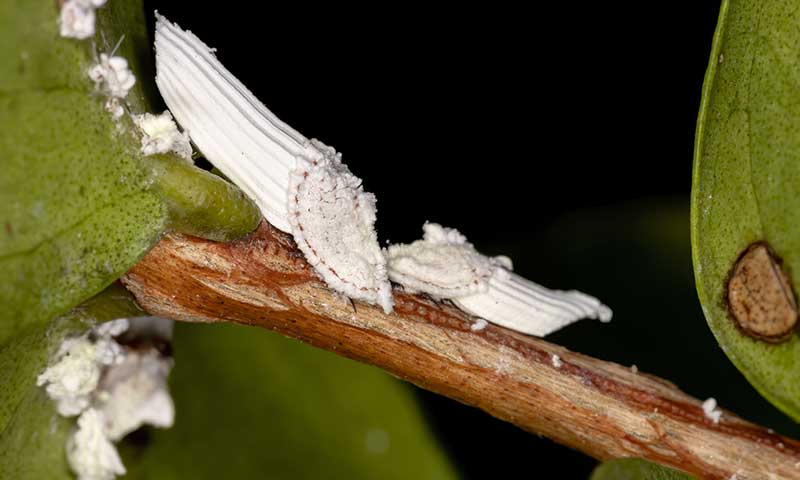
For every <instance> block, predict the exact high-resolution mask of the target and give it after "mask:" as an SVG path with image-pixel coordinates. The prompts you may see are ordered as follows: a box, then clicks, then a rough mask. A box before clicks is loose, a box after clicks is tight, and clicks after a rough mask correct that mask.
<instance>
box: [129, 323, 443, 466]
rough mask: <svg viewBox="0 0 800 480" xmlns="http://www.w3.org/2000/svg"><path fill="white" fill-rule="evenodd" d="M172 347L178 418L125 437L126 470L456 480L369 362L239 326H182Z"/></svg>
mask: <svg viewBox="0 0 800 480" xmlns="http://www.w3.org/2000/svg"><path fill="white" fill-rule="evenodd" d="M174 346H175V359H176V367H175V369H174V370H173V373H172V378H171V389H172V393H173V396H174V398H175V402H176V412H177V417H176V423H175V426H174V427H173V428H172V429H169V430H149V431H148V432H147V434H148V435H147V436H146V441H145V442H143V443H141V444H139V445H136V444H135V443H134V442H136V440H137V438H134V439H132V442H131V444H129V445H127V447H126V452H127V459H126V460H129V461H126V465H127V464H128V463H130V464H131V465H132V467H131V468H130V469H129V470H130V475H129V478H158V479H183V478H194V479H218V478H320V477H324V478H385V479H391V478H397V479H401V478H424V479H447V478H455V475H454V472H453V470H452V468H451V467H450V464H449V461H448V460H447V459H446V458H445V456H444V455H443V454H442V453H441V451H440V450H439V449H438V447H437V443H436V441H435V439H434V438H433V436H432V434H431V433H430V432H429V430H428V428H427V427H426V425H425V423H424V421H423V419H422V417H421V416H420V415H419V413H418V409H417V406H416V403H415V399H414V397H413V395H412V392H411V391H410V389H409V388H408V386H407V385H406V384H403V383H400V382H398V381H397V380H395V379H394V378H392V377H390V376H389V375H387V374H386V373H384V372H382V371H380V370H378V369H376V368H374V367H369V366H366V365H362V364H359V363H356V362H354V361H351V360H347V359H344V358H341V357H338V356H336V355H334V354H332V353H329V352H325V351H322V350H318V349H315V348H313V347H311V346H308V345H305V344H302V343H300V342H298V341H294V340H289V339H286V338H283V337H281V336H279V335H276V334H273V333H271V332H266V331H263V330H259V329H255V328H248V327H242V326H235V325H191V324H179V325H177V328H176V331H175V341H174ZM139 439H141V438H139Z"/></svg>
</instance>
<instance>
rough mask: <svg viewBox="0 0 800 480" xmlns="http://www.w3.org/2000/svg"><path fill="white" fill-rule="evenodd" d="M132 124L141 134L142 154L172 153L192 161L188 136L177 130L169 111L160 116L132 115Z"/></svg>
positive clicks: (147, 114) (148, 114)
mask: <svg viewBox="0 0 800 480" xmlns="http://www.w3.org/2000/svg"><path fill="white" fill-rule="evenodd" d="M133 122H134V123H135V124H136V126H137V127H139V130H141V132H142V153H143V154H145V155H154V154H157V153H167V152H174V153H175V154H177V155H178V156H179V157H181V158H182V159H184V160H187V161H191V160H192V145H191V144H190V143H189V135H187V134H186V132H181V131H180V130H178V126H177V125H176V124H175V122H174V121H173V120H172V115H171V114H170V113H169V110H165V111H164V112H163V113H161V115H153V114H152V113H144V114H142V115H134V116H133Z"/></svg>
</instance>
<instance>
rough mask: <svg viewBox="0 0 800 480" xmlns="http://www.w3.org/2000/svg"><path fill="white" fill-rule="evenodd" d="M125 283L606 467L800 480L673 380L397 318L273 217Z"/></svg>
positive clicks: (748, 432)
mask: <svg viewBox="0 0 800 480" xmlns="http://www.w3.org/2000/svg"><path fill="white" fill-rule="evenodd" d="M122 281H123V283H124V284H125V286H126V287H127V288H128V289H129V290H130V291H131V292H133V293H134V295H135V296H136V298H137V299H138V301H139V303H140V304H141V305H142V307H144V308H145V309H146V310H147V311H149V312H150V313H152V314H154V315H161V316H165V317H169V318H174V319H176V320H183V321H190V322H235V323H241V324H246V325H255V326H259V327H262V328H267V329H270V330H274V331H276V332H279V333H281V334H283V335H286V336H289V337H292V338H297V339H299V340H302V341H304V342H307V343H310V344H312V345H314V346H317V347H319V348H323V349H326V350H330V351H333V352H336V353H338V354H340V355H343V356H346V357H349V358H352V359H355V360H358V361H362V362H365V363H369V364H372V365H376V366H378V367H380V368H383V369H385V370H386V371H388V372H390V373H391V374H393V375H395V376H397V377H399V378H401V379H404V380H407V381H409V382H412V383H414V384H415V385H418V386H420V387H422V388H425V389H427V390H431V391H433V392H436V393H439V394H442V395H446V396H448V397H450V398H453V399H455V400H458V401H460V402H463V403H465V404H468V405H472V406H475V407H478V408H480V409H482V410H485V411H486V412H488V413H490V414H491V415H494V416H495V417H498V418H500V419H503V420H505V421H508V422H511V423H514V424H515V425H517V426H519V427H520V428H523V429H525V430H527V431H530V432H533V433H536V434H539V435H545V436H547V437H549V438H551V439H553V440H555V441H556V442H559V443H561V444H564V445H566V446H569V447H572V448H575V449H577V450H580V451H582V452H584V453H586V454H588V455H591V456H593V457H595V458H597V459H600V460H604V459H609V458H617V457H640V458H645V459H647V460H650V461H653V462H656V463H660V464H663V465H668V466H671V467H674V468H678V469H681V470H684V471H687V472H689V473H692V474H695V475H698V476H700V477H702V478H714V479H717V478H718V479H727V478H730V477H731V476H732V475H734V474H736V478H738V479H740V480H742V479H755V478H770V474H772V475H773V476H774V477H773V478H800V443H799V442H796V441H794V440H791V439H787V438H784V437H781V436H779V435H777V434H775V433H773V432H771V431H770V430H767V429H765V428H762V427H759V426H757V425H754V424H752V423H749V422H746V421H744V420H742V419H740V418H738V417H736V416H735V415H734V414H733V413H731V412H728V411H724V413H723V415H722V418H721V420H720V421H719V423H716V424H715V423H714V422H712V421H711V420H709V419H708V418H706V416H705V415H704V413H703V409H702V406H701V405H702V404H701V402H700V401H699V400H697V399H695V398H692V397H690V396H688V395H686V394H685V393H683V392H681V391H680V390H679V389H678V388H677V387H675V386H674V385H673V384H671V383H669V382H667V381H665V380H661V379H659V378H657V377H653V376H650V375H646V374H642V373H635V372H632V371H630V370H629V369H628V368H626V367H623V366H621V365H617V364H614V363H610V362H605V361H602V360H598V359H595V358H591V357H587V356H585V355H581V354H578V353H574V352H570V351H569V350H567V349H565V348H562V347H559V346H557V345H553V344H550V343H548V342H546V341H544V340H541V339H539V338H535V337H529V336H525V335H520V334H517V333H515V332H512V331H509V330H506V329H504V328H501V327H498V326H495V325H491V324H489V325H488V326H487V327H486V328H485V329H483V330H480V331H472V330H470V326H471V325H472V323H473V321H474V319H473V318H471V317H470V316H469V315H467V314H465V313H463V312H462V311H460V310H458V309H457V308H456V307H454V306H453V305H452V304H450V303H449V302H440V301H435V300H433V299H431V298H428V297H425V296H420V295H411V294H408V293H404V292H403V291H402V289H401V288H400V287H395V290H394V292H393V293H394V300H395V304H396V306H395V311H394V313H392V314H389V315H387V314H384V313H383V311H382V310H381V309H380V308H379V307H374V306H370V305H366V304H364V303H361V302H352V301H350V300H349V299H347V298H343V297H341V296H340V295H338V294H336V293H335V292H332V291H331V290H329V289H328V288H327V287H326V286H325V285H324V284H323V283H322V282H321V281H320V280H319V279H318V277H317V276H316V275H315V274H314V272H313V270H312V269H311V267H310V266H309V265H308V264H307V263H306V262H305V260H304V258H303V255H302V254H301V253H300V252H299V251H298V250H297V248H296V246H295V244H294V242H293V241H292V239H291V237H290V236H288V235H286V234H284V233H282V232H280V231H278V230H276V229H274V228H272V227H271V226H270V225H269V224H268V223H266V222H264V223H262V225H261V226H260V227H259V229H258V230H257V231H256V232H254V233H253V234H252V235H251V236H249V237H248V238H245V239H242V240H239V241H236V242H232V243H227V244H222V243H215V242H211V241H207V240H201V239H198V238H194V237H189V236H185V235H180V234H170V235H167V236H165V237H164V238H163V239H162V240H161V242H160V243H159V244H158V245H157V246H156V247H155V248H153V249H152V250H151V251H150V252H149V253H148V254H147V255H146V256H145V257H144V259H142V261H141V262H139V264H137V265H136V266H135V267H134V268H133V269H132V270H131V271H130V272H128V273H127V274H126V275H125V276H124V277H123V279H122ZM553 355H558V357H559V359H560V363H559V362H553V361H552V358H553V357H552V356H553ZM554 363H555V364H556V365H559V366H558V367H556V366H554ZM796 465H797V466H796Z"/></svg>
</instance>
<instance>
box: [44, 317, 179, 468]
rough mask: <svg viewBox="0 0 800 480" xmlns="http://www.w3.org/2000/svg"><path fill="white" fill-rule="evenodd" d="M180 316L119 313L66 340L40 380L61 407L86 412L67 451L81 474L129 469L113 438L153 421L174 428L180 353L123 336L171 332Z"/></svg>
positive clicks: (63, 411) (63, 410)
mask: <svg viewBox="0 0 800 480" xmlns="http://www.w3.org/2000/svg"><path fill="white" fill-rule="evenodd" d="M171 332H172V321H171V320H165V319H162V318H157V317H141V318H133V319H130V320H129V319H125V318H121V319H117V320H113V321H110V322H106V323H102V324H100V325H98V326H96V327H94V328H93V329H91V330H90V331H88V332H86V333H84V334H83V335H81V336H79V337H75V338H69V339H66V340H65V341H64V342H63V343H62V344H61V347H60V348H59V351H58V353H57V354H56V356H55V357H54V359H53V360H52V361H51V362H50V366H48V367H47V369H46V370H45V371H44V372H42V374H41V375H39V377H38V379H37V384H38V385H40V386H46V391H47V394H48V396H50V398H51V399H52V400H53V401H54V402H56V407H57V410H58V413H59V414H60V415H63V416H68V417H69V416H75V415H80V416H79V417H78V425H77V429H75V430H74V431H73V433H72V434H71V436H70V437H69V439H68V441H67V458H68V460H69V464H70V466H71V467H72V470H73V471H74V472H75V473H76V474H77V475H78V478H79V479H81V480H112V479H113V478H114V477H115V476H116V475H121V474H124V473H125V468H124V466H123V465H122V462H121V461H120V459H119V455H118V454H117V451H116V448H115V447H114V444H113V443H112V442H113V441H117V440H119V439H121V438H122V437H124V436H125V435H127V434H128V433H130V432H132V431H134V430H136V429H138V428H139V427H141V426H142V425H145V424H148V425H153V426H156V427H162V428H165V427H170V426H172V423H173V421H174V418H175V406H174V405H173V402H172V398H171V397H170V394H169V390H168V388H167V376H168V375H169V372H170V370H171V369H172V360H171V359H170V358H169V357H166V356H165V355H163V354H161V352H160V351H159V350H158V349H157V348H155V346H154V345H149V346H148V344H147V343H141V344H140V345H138V346H137V348H129V347H126V346H124V345H122V344H120V343H118V341H117V340H118V339H121V338H134V339H140V340H139V341H140V342H145V341H146V340H147V339H154V338H158V339H162V340H163V339H168V338H170V337H171ZM123 336H124V337H123Z"/></svg>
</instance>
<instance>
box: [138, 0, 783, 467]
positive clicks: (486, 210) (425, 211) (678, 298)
mask: <svg viewBox="0 0 800 480" xmlns="http://www.w3.org/2000/svg"><path fill="white" fill-rule="evenodd" d="M623 3H624V2H623ZM146 4H147V7H148V9H149V11H152V10H153V9H158V10H159V12H160V13H162V14H164V15H165V16H167V17H168V18H169V19H171V20H173V21H175V22H177V23H179V24H180V25H181V26H182V27H183V28H186V29H190V30H192V31H193V32H194V33H196V34H197V35H198V36H199V37H200V38H201V39H203V40H204V41H205V42H206V43H207V44H208V45H209V46H211V47H216V48H217V49H218V54H217V55H218V57H219V58H220V60H221V61H222V62H223V63H224V64H225V65H226V66H227V67H228V69H229V70H231V71H232V72H233V73H234V74H235V75H236V76H237V77H238V78H239V79H240V80H241V81H242V82H243V83H244V84H245V85H247V86H248V87H249V88H250V89H251V90H252V91H253V93H254V94H255V95H256V96H257V97H258V98H259V99H261V100H262V101H263V102H264V103H265V104H266V105H267V106H268V107H269V108H270V109H271V110H272V111H273V112H274V113H275V114H276V115H278V116H279V117H280V118H281V119H283V120H284V121H286V122H287V123H288V124H290V125H292V126H293V127H295V128H296V129H297V130H298V131H300V132H301V133H303V134H304V135H306V136H307V137H309V138H312V137H313V138H318V139H320V140H321V141H323V142H324V143H326V144H328V145H331V146H333V147H335V148H336V149H337V150H339V151H341V152H343V155H344V156H343V160H344V161H345V163H347V165H348V166H349V167H350V169H351V170H352V171H353V172H354V173H355V174H356V175H358V176H360V177H361V178H362V179H363V180H364V185H365V187H366V189H367V190H369V191H372V192H374V193H376V195H377V197H378V218H379V220H378V229H379V235H380V237H381V240H382V241H386V240H391V241H392V242H408V241H412V240H414V239H416V238H418V237H419V236H420V234H421V226H422V223H423V222H424V221H426V220H431V221H436V222H440V223H443V224H445V225H447V226H452V227H456V228H458V229H460V230H461V231H462V232H463V233H465V234H466V235H467V236H468V238H469V239H470V240H471V241H472V242H473V243H474V244H475V245H476V246H477V247H478V248H479V249H481V250H484V251H486V252H487V253H492V254H499V253H506V254H512V255H511V256H512V257H513V258H514V259H515V261H516V265H517V270H518V271H520V272H522V273H523V274H525V275H526V276H529V277H530V278H532V279H533V280H536V281H540V282H542V283H544V284H546V285H548V286H554V287H560V288H580V289H583V290H585V291H587V292H590V293H593V294H596V295H598V296H599V297H600V298H602V299H603V300H604V301H605V302H606V303H608V304H609V305H611V306H612V307H613V308H614V309H615V320H614V322H612V323H611V324H609V325H600V324H598V323H595V322H581V323H578V324H576V325H573V326H570V327H569V328H567V329H565V330H563V331H561V332H558V333H556V334H555V335H553V336H551V340H552V341H554V342H555V343H559V344H562V345H565V346H567V347H569V348H571V349H574V350H578V351H581V352H584V353H587V354H591V355H594V356H598V357H600V358H605V359H609V360H613V361H616V362H620V363H623V364H632V363H636V364H637V365H638V367H639V368H640V369H641V370H643V371H647V372H651V373H655V374H658V375H661V376H664V377H666V378H669V379H670V380H672V381H674V382H676V383H677V384H678V385H679V386H680V387H681V388H683V389H685V390H686V391H688V392H689V393H691V394H693V395H695V396H698V397H700V398H705V397H708V396H715V397H716V398H717V399H718V400H719V401H720V404H721V405H722V406H723V407H726V408H730V409H731V410H734V411H736V412H737V413H740V414H742V415H743V416H745V417H746V418H749V419H751V420H755V421H759V422H762V423H765V424H767V425H768V426H772V427H773V428H775V429H776V430H778V431H782V432H784V433H787V434H794V435H797V431H798V429H797V427H796V426H795V425H794V424H792V423H791V422H789V421H788V420H787V419H786V417H784V416H782V415H781V414H779V413H778V412H777V411H775V409H773V408H772V407H771V406H770V405H769V404H768V403H766V402H765V401H764V400H762V399H761V398H760V397H759V396H758V395H757V394H756V393H755V392H754V391H753V389H752V388H751V387H750V386H749V385H748V384H747V382H746V381H745V380H744V379H743V378H742V377H741V375H740V374H739V373H738V372H737V371H736V370H735V369H734V368H733V366H731V364H730V362H728V361H727V359H726V358H725V357H724V355H723V354H722V353H721V351H720V350H719V348H718V347H717V345H716V342H715V341H714V339H713V337H712V335H711V334H710V332H709V331H708V328H707V327H706V325H705V323H704V321H703V318H702V313H701V311H700V308H699V305H698V303H697V299H696V295H695V292H694V287H693V283H692V282H693V278H692V270H691V258H690V250H689V225H688V209H689V203H688V202H689V192H690V188H691V169H692V148H693V140H694V128H695V120H696V115H697V109H698V106H699V102H700V91H701V86H702V81H703V75H704V72H705V67H706V64H707V62H708V56H709V51H710V46H711V39H712V35H713V31H714V26H715V24H716V16H717V10H718V6H719V3H718V2H716V1H686V2H636V3H633V2H631V5H629V6H625V5H615V4H612V3H611V2H586V4H585V5H582V4H573V3H572V2H547V3H543V4H540V3H539V2H536V3H533V4H529V5H528V6H527V8H522V7H514V8H512V7H506V6H503V5H500V4H488V5H487V4H485V3H481V4H478V5H479V6H476V7H466V6H464V5H460V6H459V7H458V8H433V7H431V6H430V5H425V6H413V5H410V4H407V3H404V4H400V5H396V6H383V7H375V6H364V7H360V8H354V9H350V10H347V9H342V8H340V7H337V8H336V9H333V8H322V9H320V8H319V7H315V6H311V5H296V6H294V7H292V8H287V7H286V6H285V5H282V6H280V7H277V6H275V7H273V5H272V4H270V5H269V8H264V7H262V8H258V9H255V8H252V7H249V6H248V7H243V6H240V5H243V4H242V3H231V4H230V7H228V6H221V5H220V4H219V3H216V2H215V3H209V4H207V5H208V6H206V4H204V3H202V2H197V1H180V2H175V1H172V2H167V1H149V2H146ZM150 21H151V22H152V17H151V18H150ZM419 397H420V399H421V400H422V403H423V405H424V406H425V411H426V414H427V416H428V418H429V419H430V421H431V423H432V425H433V427H434V429H435V431H436V432H437V435H438V436H439V438H440V439H441V440H442V443H443V445H444V446H445V448H446V449H447V450H448V451H449V452H450V453H451V456H452V458H453V459H454V460H455V463H456V464H457V466H458V468H459V469H460V471H461V473H462V475H463V476H464V477H466V478H485V477H489V476H491V477H500V476H504V475H509V474H520V475H525V476H534V477H535V476H536V475H535V474H534V473H535V472H536V471H539V470H540V469H547V468H549V467H552V468H558V471H559V474H558V478H586V477H587V475H588V473H589V472H590V471H591V469H592V468H593V466H594V465H595V461H594V460H592V459H590V458H589V457H586V456H584V455H582V454H580V453H578V452H574V451H571V450H569V449H567V448H565V447H561V446H559V445H556V444H554V443H553V442H551V441H549V440H547V439H540V438H538V437H535V436H533V435H530V434H527V433H524V432H522V431H520V430H518V429H517V428H515V427H513V426H511V425H509V424H506V423H503V422H500V421H497V420H494V419H492V418H491V417H489V416H488V415H485V414H483V413H482V412H480V411H478V410H475V409H472V408H469V407H465V406H462V405H460V404H457V403H455V402H453V401H450V400H448V399H445V398H441V397H437V396H435V395H432V394H429V393H426V392H422V391H420V392H419ZM532 474H533V475H532Z"/></svg>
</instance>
